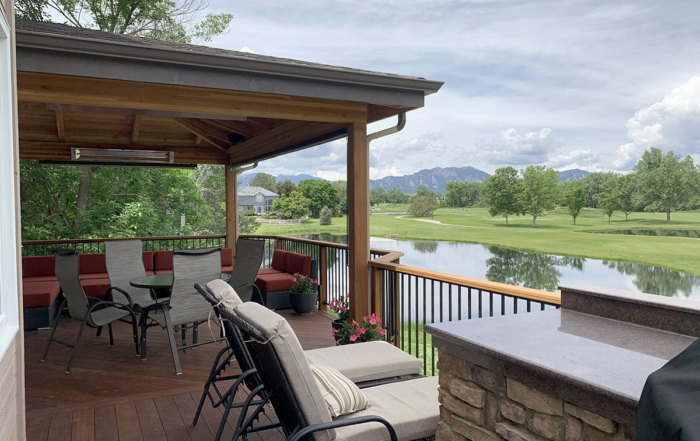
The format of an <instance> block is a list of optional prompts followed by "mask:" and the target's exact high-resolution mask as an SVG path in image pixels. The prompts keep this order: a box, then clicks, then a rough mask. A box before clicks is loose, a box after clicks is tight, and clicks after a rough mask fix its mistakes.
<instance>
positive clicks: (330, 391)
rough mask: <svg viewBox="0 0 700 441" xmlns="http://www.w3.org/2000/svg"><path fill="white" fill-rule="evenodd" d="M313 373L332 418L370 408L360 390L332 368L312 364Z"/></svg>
mask: <svg viewBox="0 0 700 441" xmlns="http://www.w3.org/2000/svg"><path fill="white" fill-rule="evenodd" d="M311 372H312V373H313V374H314V377H316V380H317V381H318V384H319V386H321V393H322V394H323V399H324V400H325V401H326V405H328V411H329V412H330V413H331V416H332V417H334V418H335V417H339V416H341V415H349V414H351V413H355V412H359V411H360V410H365V409H367V408H369V407H370V404H369V401H367V397H366V396H365V394H364V393H362V391H361V390H360V388H359V387H357V386H356V385H355V383H353V382H352V380H350V379H349V378H348V377H346V376H345V375H343V374H341V373H340V372H338V371H337V370H335V369H333V368H332V367H326V366H318V365H315V364H312V365H311Z"/></svg>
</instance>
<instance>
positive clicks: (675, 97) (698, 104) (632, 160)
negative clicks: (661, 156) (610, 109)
mask: <svg viewBox="0 0 700 441" xmlns="http://www.w3.org/2000/svg"><path fill="white" fill-rule="evenodd" d="M626 126H627V136H629V138H631V140H632V142H629V143H627V144H624V145H621V146H620V147H619V148H618V149H617V154H616V157H615V160H614V162H613V164H614V166H615V167H616V168H618V169H620V170H629V169H631V168H632V167H633V166H634V165H635V164H636V163H637V161H638V160H639V158H641V156H642V154H643V153H644V151H645V150H647V149H649V148H651V147H657V148H661V149H663V150H673V151H674V152H675V153H680V154H683V155H686V154H693V153H697V152H698V146H699V145H700V76H695V77H693V78H691V79H690V80H689V81H687V82H686V83H685V84H683V85H682V86H680V87H678V88H676V89H674V90H673V91H672V92H671V93H669V94H668V95H666V96H665V97H664V98H663V99H662V100H661V101H658V102H656V103H654V104H652V105H650V106H648V107H645V108H642V109H640V110H638V111H637V112H635V114H634V116H633V117H632V118H630V119H629V120H628V121H627V124H626Z"/></svg>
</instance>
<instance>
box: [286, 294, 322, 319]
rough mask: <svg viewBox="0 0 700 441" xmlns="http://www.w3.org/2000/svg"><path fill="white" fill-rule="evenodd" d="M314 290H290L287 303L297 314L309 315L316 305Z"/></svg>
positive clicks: (316, 295) (316, 296)
mask: <svg viewBox="0 0 700 441" xmlns="http://www.w3.org/2000/svg"><path fill="white" fill-rule="evenodd" d="M317 299H318V294H317V293H316V292H290V293H289V303H290V304H291V305H292V309H293V310H294V312H295V313H296V314H297V315H309V314H311V312H312V311H313V310H314V307H316V300H317Z"/></svg>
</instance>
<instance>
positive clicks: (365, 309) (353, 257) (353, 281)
mask: <svg viewBox="0 0 700 441" xmlns="http://www.w3.org/2000/svg"><path fill="white" fill-rule="evenodd" d="M348 254H349V259H348V260H349V273H350V284H349V286H350V293H349V294H350V318H351V319H355V320H357V321H360V320H361V319H362V317H363V316H365V315H368V314H369V306H370V304H369V257H370V256H369V147H368V144H367V124H366V123H354V124H350V126H349V127H348Z"/></svg>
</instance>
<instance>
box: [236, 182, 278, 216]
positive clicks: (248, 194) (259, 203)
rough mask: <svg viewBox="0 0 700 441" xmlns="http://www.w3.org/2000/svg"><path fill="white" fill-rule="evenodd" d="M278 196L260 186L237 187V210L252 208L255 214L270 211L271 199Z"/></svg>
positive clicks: (243, 210)
mask: <svg viewBox="0 0 700 441" xmlns="http://www.w3.org/2000/svg"><path fill="white" fill-rule="evenodd" d="M278 197H280V196H279V195H278V194H277V193H273V192H271V191H270V190H267V189H265V188H262V187H238V211H239V212H245V211H248V210H253V212H254V213H255V214H263V213H267V212H268V211H272V201H274V200H275V199H277V198H278Z"/></svg>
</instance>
